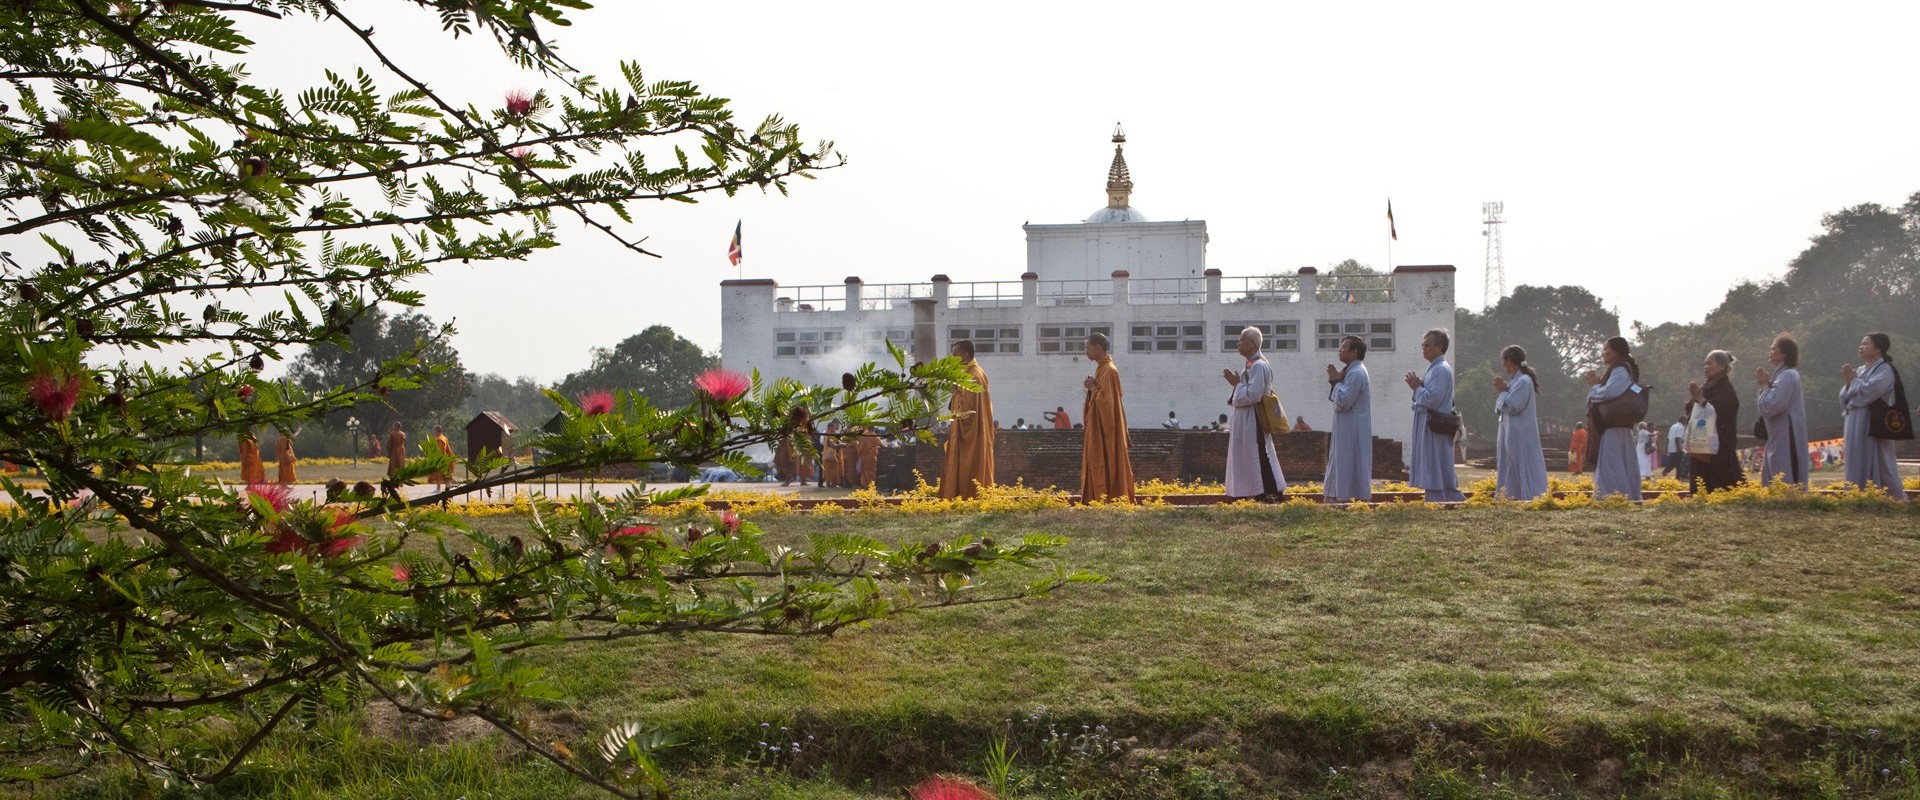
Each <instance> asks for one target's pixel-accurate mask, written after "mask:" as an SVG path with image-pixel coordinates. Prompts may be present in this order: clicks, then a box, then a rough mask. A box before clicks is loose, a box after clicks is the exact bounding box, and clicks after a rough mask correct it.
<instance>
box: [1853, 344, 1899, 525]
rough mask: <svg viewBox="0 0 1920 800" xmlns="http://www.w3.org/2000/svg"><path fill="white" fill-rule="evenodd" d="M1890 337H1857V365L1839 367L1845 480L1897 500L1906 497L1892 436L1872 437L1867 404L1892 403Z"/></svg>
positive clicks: (1892, 367)
mask: <svg viewBox="0 0 1920 800" xmlns="http://www.w3.org/2000/svg"><path fill="white" fill-rule="evenodd" d="M1892 349H1893V339H1892V338H1891V337H1889V336H1887V335H1886V334H1884V333H1869V334H1867V335H1866V336H1864V337H1862V338H1861V339H1860V361H1861V362H1862V363H1861V365H1860V366H1859V367H1857V368H1856V367H1855V366H1854V365H1852V364H1848V365H1846V366H1844V367H1841V368H1840V380H1841V381H1842V382H1843V385H1842V386H1841V387H1840V406H1841V407H1842V409H1844V410H1843V411H1842V417H1843V418H1844V419H1845V420H1846V428H1845V431H1846V436H1845V439H1844V440H1843V441H1844V443H1845V449H1843V450H1842V451H1841V452H1842V453H1843V454H1844V458H1845V459H1846V465H1847V482H1848V483H1851V484H1853V485H1855V486H1866V485H1868V484H1873V485H1875V486H1878V487H1880V488H1882V489H1885V490H1886V491H1887V494H1889V495H1892V496H1893V497H1894V498H1895V499H1897V500H1905V499H1907V489H1906V486H1905V485H1903V484H1902V483H1901V481H1900V464H1899V461H1898V460H1897V459H1896V457H1895V456H1894V452H1893V445H1894V441H1893V440H1892V439H1875V438H1873V435H1872V433H1871V431H1872V430H1873V428H1872V423H1871V421H1870V419H1869V418H1868V416H1867V406H1870V405H1873V401H1875V400H1884V401H1886V402H1887V403H1889V404H1891V403H1893V384H1894V374H1895V373H1894V366H1893V356H1892V355H1891V354H1890V353H1888V351H1889V350H1892Z"/></svg>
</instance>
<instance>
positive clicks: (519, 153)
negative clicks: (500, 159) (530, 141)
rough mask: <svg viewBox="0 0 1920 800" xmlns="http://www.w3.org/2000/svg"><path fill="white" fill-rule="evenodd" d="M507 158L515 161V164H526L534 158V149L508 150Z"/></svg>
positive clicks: (514, 148)
mask: <svg viewBox="0 0 1920 800" xmlns="http://www.w3.org/2000/svg"><path fill="white" fill-rule="evenodd" d="M507 157H508V158H511V159H513V160H514V161H515V162H518V163H521V164H525V163H527V161H528V160H529V159H532V158H533V148H531V147H509V148H507Z"/></svg>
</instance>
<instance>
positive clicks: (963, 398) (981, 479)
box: [940, 339, 993, 500]
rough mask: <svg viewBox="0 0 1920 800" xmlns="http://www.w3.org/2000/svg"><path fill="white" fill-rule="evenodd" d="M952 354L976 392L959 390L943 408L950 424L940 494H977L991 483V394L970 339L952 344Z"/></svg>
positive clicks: (947, 497) (946, 496)
mask: <svg viewBox="0 0 1920 800" xmlns="http://www.w3.org/2000/svg"><path fill="white" fill-rule="evenodd" d="M953 355H955V356H957V357H959V359H960V363H962V364H965V365H966V367H967V374H968V375H970V376H972V377H973V381H974V383H977V384H980V391H977V392H974V391H968V390H966V389H959V390H956V391H955V392H954V393H953V401H952V402H950V403H948V404H947V410H948V411H951V412H953V425H952V427H951V428H950V429H949V431H948V433H947V463H946V467H945V468H944V469H942V470H941V472H940V497H941V499H943V500H952V499H954V498H957V497H978V496H979V495H980V487H982V486H992V485H993V397H992V396H991V395H989V394H988V393H987V371H986V370H983V369H981V368H980V362H978V361H975V360H973V342H970V341H967V340H966V339H961V340H960V341H957V342H954V343H953Z"/></svg>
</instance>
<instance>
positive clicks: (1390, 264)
mask: <svg viewBox="0 0 1920 800" xmlns="http://www.w3.org/2000/svg"><path fill="white" fill-rule="evenodd" d="M1393 239H1394V230H1393V196H1392V195H1388V196H1387V272H1389V273H1391V272H1393Z"/></svg>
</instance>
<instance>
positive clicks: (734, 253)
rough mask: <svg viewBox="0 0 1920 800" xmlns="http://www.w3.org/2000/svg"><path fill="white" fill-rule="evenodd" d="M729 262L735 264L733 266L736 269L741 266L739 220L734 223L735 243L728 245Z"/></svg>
mask: <svg viewBox="0 0 1920 800" xmlns="http://www.w3.org/2000/svg"><path fill="white" fill-rule="evenodd" d="M727 260H728V261H731V262H733V265H734V266H736V267H737V266H740V221H739V220H734V223H733V243H732V244H729V245H727Z"/></svg>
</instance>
